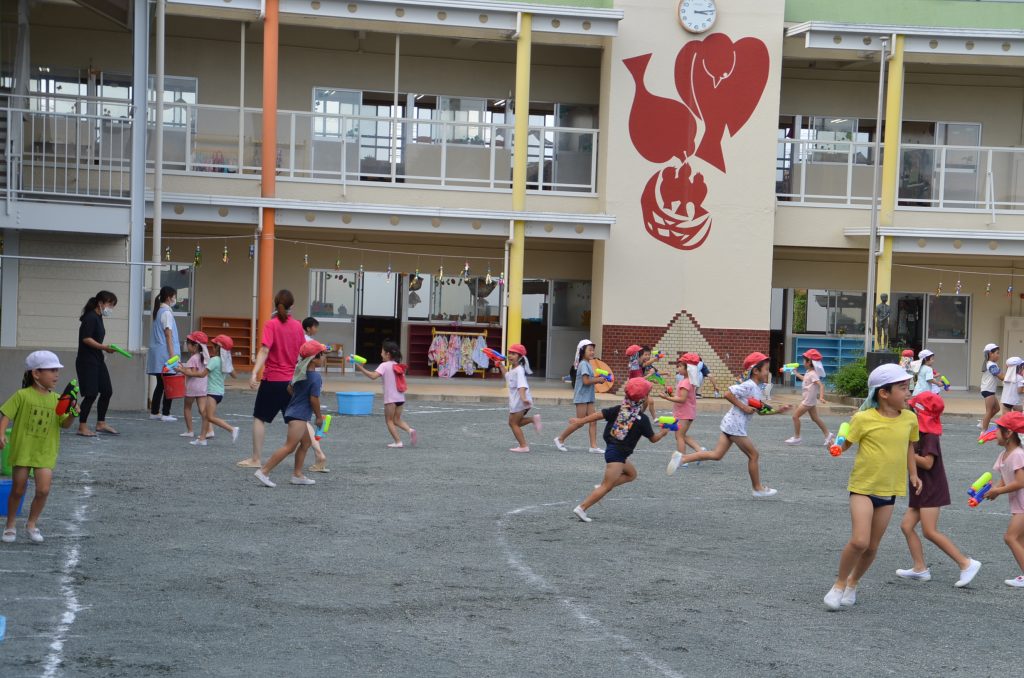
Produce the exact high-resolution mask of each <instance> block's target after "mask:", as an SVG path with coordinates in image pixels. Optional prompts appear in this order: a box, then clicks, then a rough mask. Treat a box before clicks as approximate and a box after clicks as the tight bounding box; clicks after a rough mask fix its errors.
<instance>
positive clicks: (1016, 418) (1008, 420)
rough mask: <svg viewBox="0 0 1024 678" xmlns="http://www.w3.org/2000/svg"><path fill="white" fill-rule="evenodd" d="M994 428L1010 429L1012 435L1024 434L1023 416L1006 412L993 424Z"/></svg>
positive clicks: (1018, 413)
mask: <svg viewBox="0 0 1024 678" xmlns="http://www.w3.org/2000/svg"><path fill="white" fill-rule="evenodd" d="M993 423H994V424H995V425H996V426H1001V427H1003V428H1006V429H1010V430H1011V431H1013V432H1014V433H1024V414H1021V413H1020V412H1007V413H1006V414H1004V415H1003V416H1001V417H999V418H998V419H996V420H995V421H994V422H993Z"/></svg>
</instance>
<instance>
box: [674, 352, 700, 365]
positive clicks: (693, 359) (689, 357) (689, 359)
mask: <svg viewBox="0 0 1024 678" xmlns="http://www.w3.org/2000/svg"><path fill="white" fill-rule="evenodd" d="M676 362H680V363H686V364H687V365H696V364H698V363H699V362H700V356H699V355H697V354H696V353H684V354H683V355H681V356H679V360H677V361H676Z"/></svg>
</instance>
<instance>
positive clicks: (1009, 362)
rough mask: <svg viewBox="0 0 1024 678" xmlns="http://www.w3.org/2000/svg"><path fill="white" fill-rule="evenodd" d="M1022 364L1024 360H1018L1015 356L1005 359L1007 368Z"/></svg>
mask: <svg viewBox="0 0 1024 678" xmlns="http://www.w3.org/2000/svg"><path fill="white" fill-rule="evenodd" d="M1022 363H1024V360H1022V359H1021V358H1018V357H1017V356H1013V357H1012V358H1007V359H1006V366H1007V367H1017V365H1020V364H1022Z"/></svg>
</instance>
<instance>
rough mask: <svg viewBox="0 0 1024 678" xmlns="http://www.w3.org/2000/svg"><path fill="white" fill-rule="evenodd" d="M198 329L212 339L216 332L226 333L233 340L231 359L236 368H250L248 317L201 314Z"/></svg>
mask: <svg viewBox="0 0 1024 678" xmlns="http://www.w3.org/2000/svg"><path fill="white" fill-rule="evenodd" d="M199 329H200V330H202V331H203V332H205V333H206V334H207V336H209V337H210V339H213V338H214V337H216V336H217V335H218V334H226V335H227V336H229V337H231V339H232V340H233V341H234V342H235V347H234V349H233V350H232V351H231V360H232V362H234V364H235V368H236V369H241V370H250V369H252V357H251V356H252V348H253V346H252V338H253V332H252V324H251V321H250V319H249V318H228V317H223V316H203V317H202V318H200V320H199Z"/></svg>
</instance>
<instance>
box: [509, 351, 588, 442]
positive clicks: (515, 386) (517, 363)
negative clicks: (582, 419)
mask: <svg viewBox="0 0 1024 678" xmlns="http://www.w3.org/2000/svg"><path fill="white" fill-rule="evenodd" d="M508 361H509V363H510V364H511V366H512V369H506V368H505V365H503V364H502V363H500V362H498V369H499V370H500V371H501V376H503V377H505V380H506V381H507V382H508V427H509V428H510V429H512V435H514V436H515V437H516V442H517V443H519V444H518V445H517V446H516V447H511V448H509V452H529V451H530V446H529V445H527V444H526V436H525V435H523V426H526V425H527V424H533V428H534V430H536V431H537V433H540V430H541V423H540V415H539V414H534V415H530V416H527V412H529V411H530V407H532V406H533V395H531V394H530V385H529V384H528V383H527V382H526V375H527V374H532V372H531V371H529V366H530V363H528V362H527V360H526V347H525V346H523V345H522V344H512V345H511V346H509V347H508ZM569 421H570V423H572V421H573V420H572V419H570V420H569Z"/></svg>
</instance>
